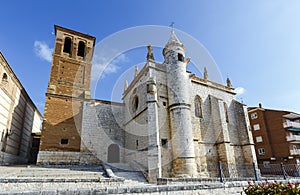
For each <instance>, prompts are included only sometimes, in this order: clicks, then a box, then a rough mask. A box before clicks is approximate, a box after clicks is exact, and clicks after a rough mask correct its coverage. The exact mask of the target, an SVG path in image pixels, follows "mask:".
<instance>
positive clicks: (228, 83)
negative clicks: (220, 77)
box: [226, 77, 232, 88]
mask: <svg viewBox="0 0 300 195" xmlns="http://www.w3.org/2000/svg"><path fill="white" fill-rule="evenodd" d="M226 83H227V87H228V88H232V84H231V81H230V79H229V77H227V79H226Z"/></svg>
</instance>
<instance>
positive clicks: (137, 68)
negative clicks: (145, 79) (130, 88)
mask: <svg viewBox="0 0 300 195" xmlns="http://www.w3.org/2000/svg"><path fill="white" fill-rule="evenodd" d="M138 74H139V67H138V66H137V65H136V66H135V68H134V77H136V76H137V75H138Z"/></svg>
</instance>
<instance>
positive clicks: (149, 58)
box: [147, 43, 154, 60]
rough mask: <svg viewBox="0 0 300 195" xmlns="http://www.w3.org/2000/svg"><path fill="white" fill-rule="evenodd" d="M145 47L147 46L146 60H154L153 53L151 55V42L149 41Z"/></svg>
mask: <svg viewBox="0 0 300 195" xmlns="http://www.w3.org/2000/svg"><path fill="white" fill-rule="evenodd" d="M147 47H148V53H147V60H154V55H153V50H152V46H151V44H150V43H149V44H148V46H147Z"/></svg>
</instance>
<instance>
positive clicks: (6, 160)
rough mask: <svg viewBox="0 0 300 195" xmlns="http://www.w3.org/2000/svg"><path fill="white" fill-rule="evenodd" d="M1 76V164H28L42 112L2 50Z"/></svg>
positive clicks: (31, 156)
mask: <svg viewBox="0 0 300 195" xmlns="http://www.w3.org/2000/svg"><path fill="white" fill-rule="evenodd" d="M0 76H1V78H0V79H1V80H0V139H1V140H0V165H1V164H2V165H3V164H4V165H5V164H23V163H28V162H29V160H30V159H32V158H33V159H34V158H35V157H34V156H35V155H37V153H34V152H32V150H31V145H32V139H33V137H32V134H39V133H40V126H41V121H42V115H41V113H40V112H39V111H38V109H37V108H36V106H35V105H34V103H33V102H32V100H31V99H30V97H29V96H28V94H27V92H26V90H25V89H24V87H23V86H22V84H21V82H20V81H19V79H18V78H17V76H16V75H15V73H14V72H13V70H12V68H11V67H10V65H9V64H8V62H7V61H6V59H5V58H4V56H3V54H2V53H1V52H0Z"/></svg>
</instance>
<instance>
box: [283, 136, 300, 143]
mask: <svg viewBox="0 0 300 195" xmlns="http://www.w3.org/2000/svg"><path fill="white" fill-rule="evenodd" d="M286 141H288V142H291V143H300V135H289V136H286Z"/></svg>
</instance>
